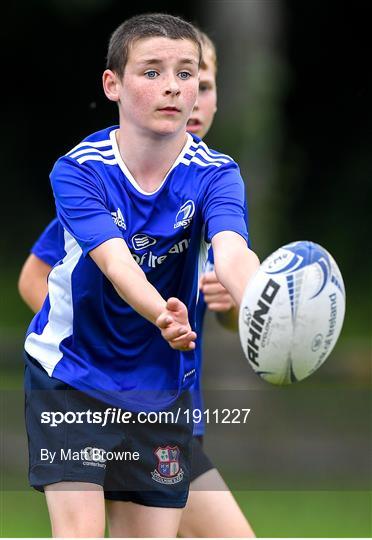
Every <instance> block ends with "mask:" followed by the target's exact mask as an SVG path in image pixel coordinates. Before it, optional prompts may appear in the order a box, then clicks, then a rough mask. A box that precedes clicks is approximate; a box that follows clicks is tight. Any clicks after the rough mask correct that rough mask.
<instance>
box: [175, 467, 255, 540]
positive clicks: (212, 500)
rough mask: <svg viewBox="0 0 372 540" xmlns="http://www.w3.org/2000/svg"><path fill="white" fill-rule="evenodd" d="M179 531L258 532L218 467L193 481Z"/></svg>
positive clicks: (239, 534) (191, 533)
mask: <svg viewBox="0 0 372 540" xmlns="http://www.w3.org/2000/svg"><path fill="white" fill-rule="evenodd" d="M179 533H180V535H181V536H184V537H192V538H195V537H201V538H208V537H215V538H232V537H235V538H252V537H254V533H253V531H252V528H251V526H250V525H249V523H248V521H247V519H246V518H245V516H244V514H243V512H242V511H241V509H240V507H239V505H238V503H237V502H236V500H235V499H234V497H233V495H232V493H231V492H230V491H229V489H228V487H227V486H226V484H225V482H224V481H223V479H222V477H221V475H220V474H219V472H218V471H217V469H211V470H209V471H208V472H206V473H204V474H202V475H201V476H199V477H198V478H197V479H196V480H194V481H193V482H192V483H191V486H190V494H189V498H188V501H187V505H186V508H185V510H184V512H183V514H182V518H181V523H180V528H179Z"/></svg>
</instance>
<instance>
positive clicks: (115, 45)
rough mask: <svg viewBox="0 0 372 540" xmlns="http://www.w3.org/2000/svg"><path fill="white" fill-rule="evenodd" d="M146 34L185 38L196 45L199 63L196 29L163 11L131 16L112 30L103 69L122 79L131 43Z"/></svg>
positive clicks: (147, 36) (200, 51)
mask: <svg viewBox="0 0 372 540" xmlns="http://www.w3.org/2000/svg"><path fill="white" fill-rule="evenodd" d="M150 37H165V38H169V39H189V40H190V41H192V42H194V43H195V45H196V46H197V48H198V52H199V65H200V63H201V61H202V60H201V59H202V50H201V43H200V40H201V38H200V36H199V33H198V31H197V30H196V28H194V26H193V25H192V24H190V23H188V22H187V21H185V20H183V19H181V17H175V16H173V15H168V14H166V13H149V14H142V15H136V16H134V17H131V18H130V19H128V20H126V21H124V22H123V23H122V24H121V25H120V26H119V27H118V28H117V29H116V30H115V31H114V32H113V34H112V36H111V38H110V42H109V47H108V52H107V61H106V69H111V70H112V71H114V72H115V73H116V74H117V75H118V76H119V77H120V78H122V77H123V75H124V70H125V66H126V64H127V62H128V56H129V49H130V47H131V45H132V44H133V43H134V42H135V41H137V40H138V39H143V38H150Z"/></svg>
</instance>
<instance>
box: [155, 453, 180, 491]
mask: <svg viewBox="0 0 372 540" xmlns="http://www.w3.org/2000/svg"><path fill="white" fill-rule="evenodd" d="M180 453H181V452H180V449H179V448H178V446H169V445H167V446H159V447H158V448H157V449H156V450H155V451H154V454H155V456H156V457H157V459H158V464H157V467H156V469H155V470H154V471H152V473H151V476H152V479H153V480H155V482H159V483H160V484H177V483H178V482H181V480H182V479H183V475H184V472H183V470H182V469H181V467H180Z"/></svg>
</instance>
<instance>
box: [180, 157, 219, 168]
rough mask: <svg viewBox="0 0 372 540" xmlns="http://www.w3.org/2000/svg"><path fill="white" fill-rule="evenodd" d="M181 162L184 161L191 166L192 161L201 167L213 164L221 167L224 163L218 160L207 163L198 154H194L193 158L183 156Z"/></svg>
mask: <svg viewBox="0 0 372 540" xmlns="http://www.w3.org/2000/svg"><path fill="white" fill-rule="evenodd" d="M181 163H183V164H184V165H187V166H189V165H190V163H197V164H198V165H200V166H201V167H211V166H212V165H214V166H215V167H221V165H222V163H219V162H218V161H212V162H211V163H205V161H201V160H200V159H199V158H197V157H196V156H194V157H193V158H191V159H186V158H182V159H181Z"/></svg>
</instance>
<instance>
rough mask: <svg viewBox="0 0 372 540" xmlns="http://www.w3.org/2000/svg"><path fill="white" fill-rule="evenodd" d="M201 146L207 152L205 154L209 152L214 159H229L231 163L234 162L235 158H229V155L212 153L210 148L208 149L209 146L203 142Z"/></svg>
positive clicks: (200, 143)
mask: <svg viewBox="0 0 372 540" xmlns="http://www.w3.org/2000/svg"><path fill="white" fill-rule="evenodd" d="M199 146H201V147H202V148H203V149H204V150H205V152H207V154H208V155H210V156H211V157H213V158H220V157H223V158H226V159H228V160H230V161H234V160H233V158H232V157H230V156H228V155H227V154H222V153H221V152H215V151H212V150H211V149H210V148H208V146H207V145H206V144H205V142H203V141H200V142H199Z"/></svg>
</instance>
